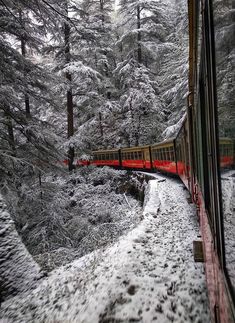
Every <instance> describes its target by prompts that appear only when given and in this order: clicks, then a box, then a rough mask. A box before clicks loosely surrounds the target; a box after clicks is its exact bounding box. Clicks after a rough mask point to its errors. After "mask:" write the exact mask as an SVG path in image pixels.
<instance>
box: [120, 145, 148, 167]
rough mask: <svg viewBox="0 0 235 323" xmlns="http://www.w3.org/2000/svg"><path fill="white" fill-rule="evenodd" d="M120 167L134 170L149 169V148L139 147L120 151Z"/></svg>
mask: <svg viewBox="0 0 235 323" xmlns="http://www.w3.org/2000/svg"><path fill="white" fill-rule="evenodd" d="M121 159H122V167H128V168H134V169H151V168H152V163H151V150H150V146H140V147H131V148H122V149H121Z"/></svg>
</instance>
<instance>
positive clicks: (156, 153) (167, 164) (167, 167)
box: [151, 139, 177, 174]
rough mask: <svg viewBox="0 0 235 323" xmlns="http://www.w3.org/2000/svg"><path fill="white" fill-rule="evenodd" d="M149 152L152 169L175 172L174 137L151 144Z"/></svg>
mask: <svg viewBox="0 0 235 323" xmlns="http://www.w3.org/2000/svg"><path fill="white" fill-rule="evenodd" d="M151 152H152V154H151V156H152V165H153V169H157V170H159V171H163V172H166V173H172V174H177V163H176V154H175V139H169V140H165V141H163V142H160V143H158V144H154V145H152V146H151Z"/></svg>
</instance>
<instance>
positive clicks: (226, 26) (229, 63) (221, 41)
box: [213, 0, 235, 293]
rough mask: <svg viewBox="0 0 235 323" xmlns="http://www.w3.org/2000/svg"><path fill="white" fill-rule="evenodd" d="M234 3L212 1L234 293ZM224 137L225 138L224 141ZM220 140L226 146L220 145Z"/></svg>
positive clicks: (228, 263) (223, 182)
mask: <svg viewBox="0 0 235 323" xmlns="http://www.w3.org/2000/svg"><path fill="white" fill-rule="evenodd" d="M234 9H235V2H234V0H226V1H219V0H214V1H213V12H214V30H215V58H216V81H217V82H216V85H217V108H218V128H219V129H218V137H219V143H220V158H219V161H220V165H219V166H220V183H221V191H222V201H221V202H222V209H223V228H224V245H225V255H224V256H225V263H226V274H227V277H228V281H229V285H230V286H232V287H233V290H234V293H235V168H234V138H235V108H234V107H235V87H234V84H235V56H234V41H235V32H234ZM222 138H223V139H222ZM221 141H223V142H224V143H222V144H221Z"/></svg>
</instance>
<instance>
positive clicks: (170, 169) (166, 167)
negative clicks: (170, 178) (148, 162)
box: [153, 160, 177, 174]
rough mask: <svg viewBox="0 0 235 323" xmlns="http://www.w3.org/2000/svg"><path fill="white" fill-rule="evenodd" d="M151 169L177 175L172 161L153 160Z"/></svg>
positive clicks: (174, 163)
mask: <svg viewBox="0 0 235 323" xmlns="http://www.w3.org/2000/svg"><path fill="white" fill-rule="evenodd" d="M153 167H154V168H156V169H157V170H160V171H163V172H167V173H171V174H177V169H176V162H173V161H168V160H154V161H153Z"/></svg>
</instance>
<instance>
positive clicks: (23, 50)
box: [19, 10, 30, 118]
mask: <svg viewBox="0 0 235 323" xmlns="http://www.w3.org/2000/svg"><path fill="white" fill-rule="evenodd" d="M19 20H20V23H21V26H22V29H24V28H25V23H24V20H23V13H22V11H21V10H19ZM20 42H21V54H22V56H23V57H24V58H25V57H26V40H25V37H24V35H21V38H20ZM24 77H25V78H26V73H25V75H24ZM25 83H26V82H25ZM25 87H26V86H25ZM24 101H25V114H26V118H29V117H30V105H29V96H28V93H27V91H26V90H25V94H24Z"/></svg>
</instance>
